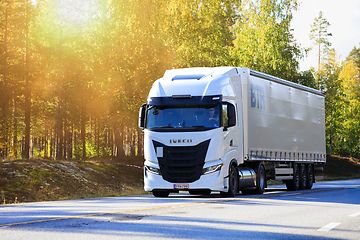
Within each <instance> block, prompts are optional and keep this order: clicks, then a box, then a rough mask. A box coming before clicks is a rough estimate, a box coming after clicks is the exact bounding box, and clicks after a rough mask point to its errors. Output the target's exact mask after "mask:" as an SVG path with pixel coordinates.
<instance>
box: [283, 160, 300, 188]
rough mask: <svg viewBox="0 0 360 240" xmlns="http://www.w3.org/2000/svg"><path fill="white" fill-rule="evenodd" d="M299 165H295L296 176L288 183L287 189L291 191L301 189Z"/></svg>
mask: <svg viewBox="0 0 360 240" xmlns="http://www.w3.org/2000/svg"><path fill="white" fill-rule="evenodd" d="M299 175H300V174H299V165H298V164H296V163H295V164H294V175H293V179H292V180H289V181H286V188H287V190H289V191H297V190H299V187H300V176H299Z"/></svg>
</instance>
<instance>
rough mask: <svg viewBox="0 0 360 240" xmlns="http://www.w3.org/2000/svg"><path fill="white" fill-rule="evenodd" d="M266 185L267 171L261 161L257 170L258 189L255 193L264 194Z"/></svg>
mask: <svg viewBox="0 0 360 240" xmlns="http://www.w3.org/2000/svg"><path fill="white" fill-rule="evenodd" d="M265 185H266V172H265V167H264V164H262V163H260V164H259V166H258V169H257V172H256V189H255V193H257V194H263V193H264V191H265Z"/></svg>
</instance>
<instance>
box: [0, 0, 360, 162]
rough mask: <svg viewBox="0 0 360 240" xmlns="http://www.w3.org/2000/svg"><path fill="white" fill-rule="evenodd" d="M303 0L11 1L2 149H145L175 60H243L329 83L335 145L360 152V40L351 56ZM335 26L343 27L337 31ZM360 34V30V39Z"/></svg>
mask: <svg viewBox="0 0 360 240" xmlns="http://www.w3.org/2000/svg"><path fill="white" fill-rule="evenodd" d="M298 6H299V2H298V1H297V0H241V1H239V0H1V1H0V19H1V21H0V53H1V54H0V159H31V158H33V159H54V160H64V159H67V160H71V159H74V160H85V159H92V158H96V159H103V158H104V159H117V160H121V159H123V158H125V157H126V156H141V155H142V154H143V149H142V132H141V130H140V129H139V128H138V126H137V125H138V111H139V107H140V106H141V104H142V103H144V102H146V98H147V94H148V91H149V89H150V87H151V85H152V83H153V82H154V81H155V80H156V79H158V78H160V77H162V76H163V74H164V72H165V70H166V69H172V68H184V67H215V66H238V67H249V68H251V69H254V70H257V71H261V72H265V73H268V74H271V75H274V76H277V77H280V78H283V79H286V80H289V81H293V82H295V83H299V84H303V85H306V86H309V87H312V88H316V89H319V90H322V91H324V92H326V98H325V101H326V139H327V152H328V153H332V154H338V155H342V156H355V157H360V145H359V140H360V101H359V100H360V99H359V98H360V94H359V82H360V46H359V47H357V46H354V48H353V50H352V51H351V52H350V53H349V55H348V57H347V58H346V60H345V61H339V60H338V57H337V53H336V49H332V48H331V43H330V40H331V39H330V34H329V33H328V32H327V27H328V26H329V25H330V23H328V22H327V21H326V19H325V18H324V17H323V16H322V13H321V12H320V14H319V17H318V18H316V19H314V24H313V26H312V30H311V32H309V37H310V38H311V39H312V41H313V43H314V46H313V49H312V50H311V51H317V52H318V56H319V63H318V66H316V70H315V67H314V68H311V69H309V70H307V71H299V60H300V59H302V58H304V57H305V56H306V54H307V53H308V51H309V50H310V49H305V48H303V47H301V46H300V45H299V44H298V43H297V42H296V39H294V36H293V34H292V29H291V26H290V23H291V20H292V17H293V13H294V12H295V11H296V10H297V8H298ZM333 34H335V33H333ZM359 42H360V40H359Z"/></svg>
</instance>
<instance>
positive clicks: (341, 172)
mask: <svg viewBox="0 0 360 240" xmlns="http://www.w3.org/2000/svg"><path fill="white" fill-rule="evenodd" d="M142 164H143V159H142V158H126V159H124V160H122V161H112V160H107V161H103V160H102V161H100V160H98V161H95V160H88V161H53V160H28V161H23V160H16V161H2V162H0V193H1V195H0V197H1V198H0V204H13V203H20V202H34V201H48V200H64V199H80V198H93V197H110V196H124V195H138V194H145V192H144V190H143V170H142ZM323 175H324V180H335V179H349V178H360V160H359V159H356V158H344V157H339V156H334V155H331V156H328V157H327V164H326V165H325V168H324V174H323Z"/></svg>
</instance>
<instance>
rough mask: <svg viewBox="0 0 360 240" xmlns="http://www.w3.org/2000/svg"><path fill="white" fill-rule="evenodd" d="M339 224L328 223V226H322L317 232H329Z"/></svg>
mask: <svg viewBox="0 0 360 240" xmlns="http://www.w3.org/2000/svg"><path fill="white" fill-rule="evenodd" d="M340 224H341V223H339V222H332V223H329V224H327V225H325V226H323V227H322V228H319V229H318V231H321V232H328V231H330V230H331V229H333V228H334V227H337V226H339V225H340Z"/></svg>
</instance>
